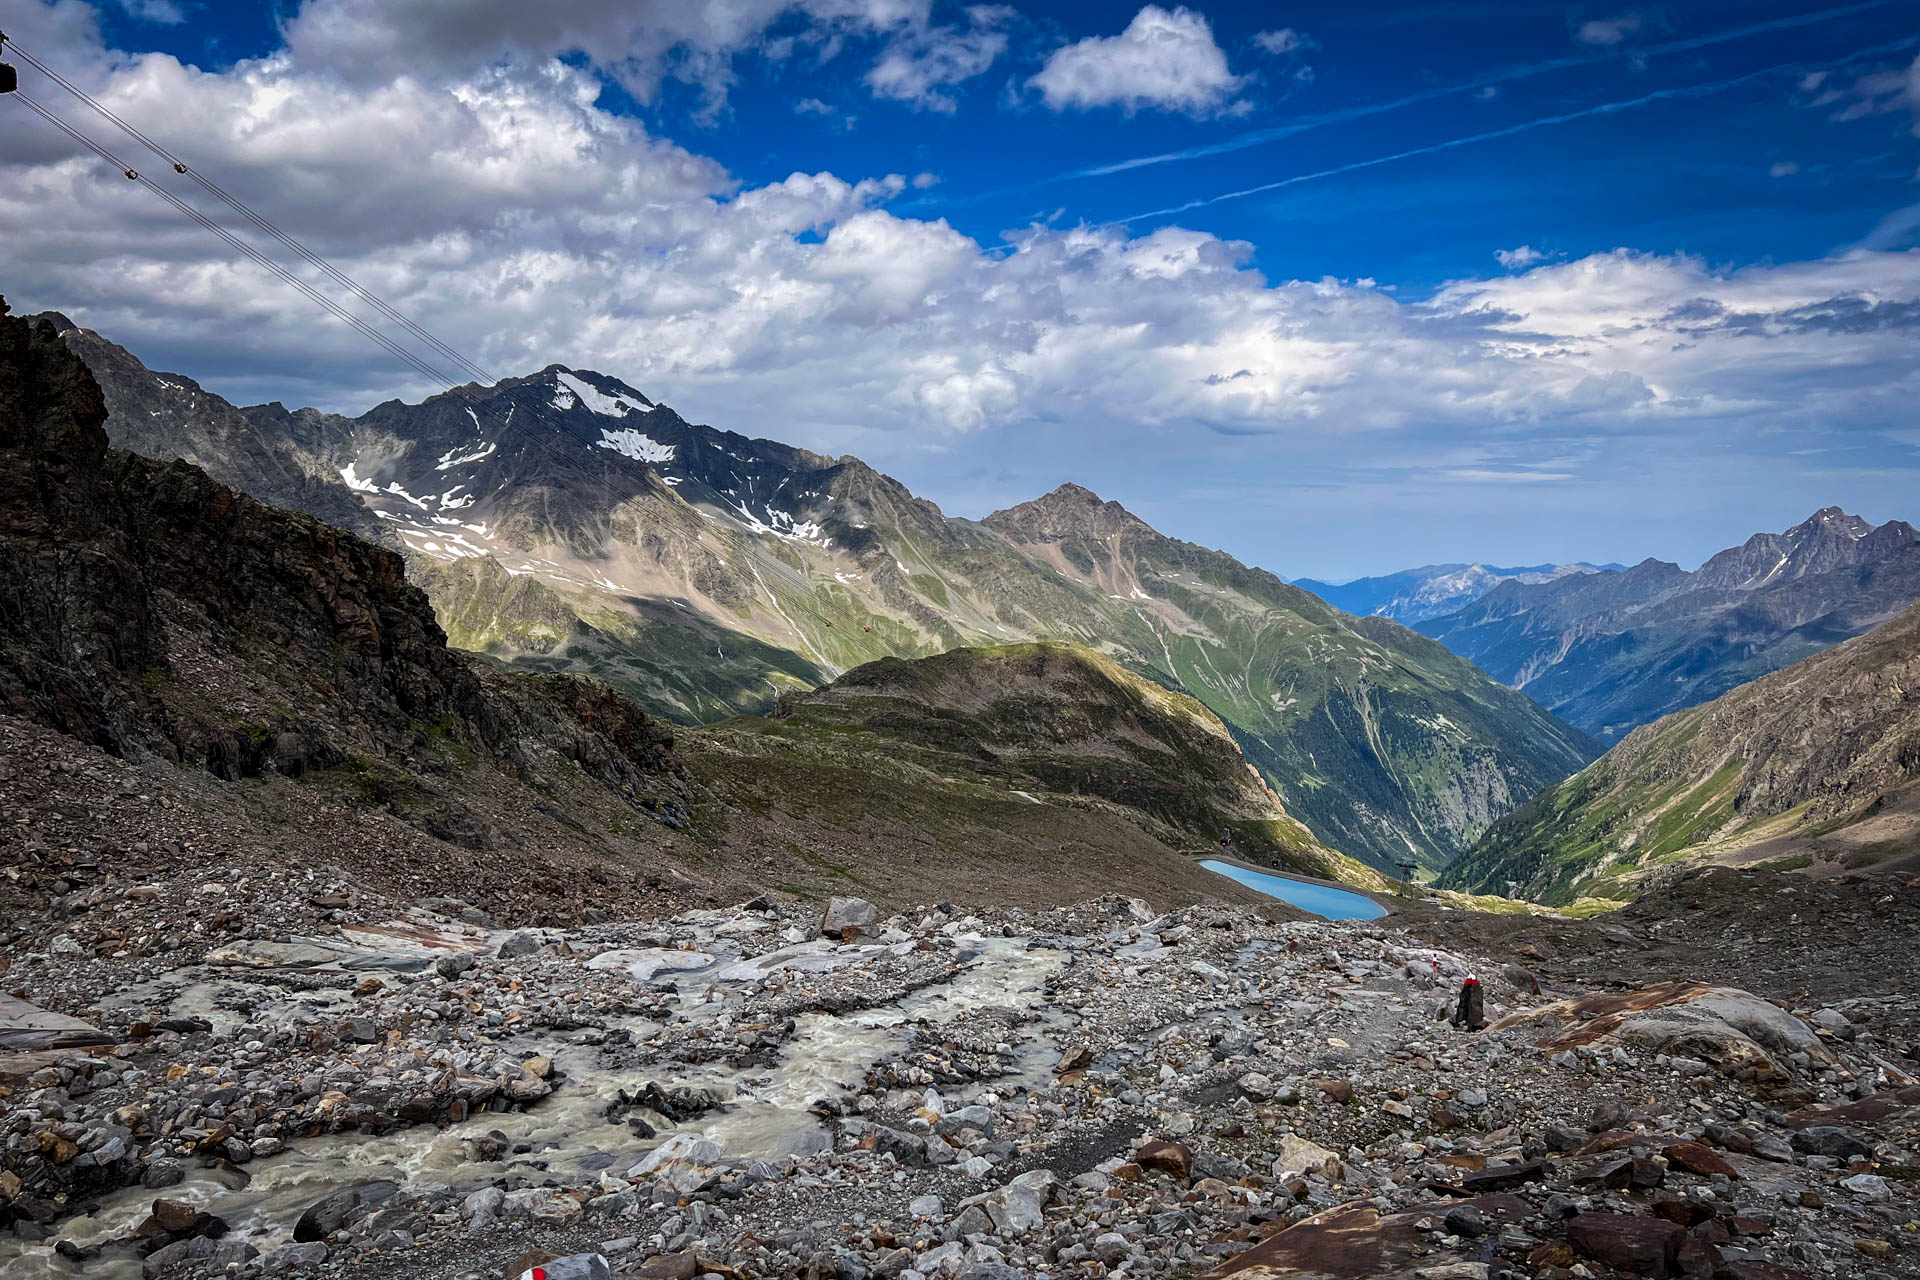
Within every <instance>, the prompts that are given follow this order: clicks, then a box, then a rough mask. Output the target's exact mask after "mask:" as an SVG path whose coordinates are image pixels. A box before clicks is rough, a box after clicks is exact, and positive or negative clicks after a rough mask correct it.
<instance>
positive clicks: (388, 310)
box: [8, 41, 499, 382]
mask: <svg viewBox="0 0 1920 1280" xmlns="http://www.w3.org/2000/svg"><path fill="white" fill-rule="evenodd" d="M8 44H10V45H12V47H13V51H14V52H15V53H17V54H19V55H20V58H21V60H22V61H23V62H25V63H26V64H27V65H29V66H31V67H32V68H33V69H34V70H36V71H38V72H40V74H41V75H44V76H46V77H47V78H48V79H49V80H52V81H53V82H54V83H55V84H57V85H59V86H60V87H61V88H62V89H65V90H66V91H67V92H68V93H70V94H72V95H73V96H74V97H75V98H77V99H79V100H80V101H81V102H83V103H85V104H86V105H87V106H88V107H91V108H92V109H93V110H94V111H95V112H97V113H98V114H99V115H100V116H101V117H102V118H104V119H106V120H108V121H110V122H111V123H113V124H114V125H116V126H118V127H119V128H120V129H121V130H122V131H123V132H125V133H126V134H127V136H128V137H130V138H132V139H134V140H135V141H136V142H138V143H140V145H142V146H144V147H146V148H147V149H148V150H149V151H151V152H153V153H154V154H155V155H157V156H159V157H160V158H161V159H162V160H164V161H166V162H167V163H168V164H169V165H171V166H173V171H174V172H175V173H178V174H181V175H183V176H185V177H188V178H191V179H192V180H193V181H194V182H196V183H198V184H199V185H200V186H201V187H202V188H204V189H205V190H206V191H207V193H208V194H209V195H212V196H213V197H214V198H215V199H217V200H219V201H221V202H222V203H223V204H225V205H227V206H228V207H229V208H231V209H232V210H233V211H234V212H235V213H238V214H239V215H240V216H241V217H243V218H245V219H246V220H247V221H248V222H251V223H252V224H253V225H254V226H255V227H256V228H258V229H259V230H260V231H262V232H264V233H265V234H267V235H270V236H272V237H273V238H274V239H275V240H278V241H279V242H280V243H281V244H283V245H285V246H286V247H287V248H288V249H290V250H292V251H293V252H294V253H296V254H298V255H299V256H300V257H301V258H303V259H305V260H306V261H307V262H309V263H311V264H312V265H313V266H314V267H316V268H318V269H319V270H320V271H322V272H324V273H326V275H327V276H328V277H329V278H331V279H332V280H333V281H334V282H335V283H337V284H339V285H341V286H342V287H343V288H345V289H347V290H349V291H350V292H352V293H353V294H355V295H356V296H358V297H360V298H362V299H364V300H365V301H366V302H368V303H369V304H371V305H372V306H373V307H374V308H375V309H376V310H377V311H379V312H380V314H381V315H383V316H385V317H386V318H387V319H388V320H391V321H392V322H393V323H395V324H398V325H400V326H401V327H403V328H404V329H406V330H407V332H409V333H411V334H412V335H413V336H414V337H415V338H418V339H419V340H420V341H422V342H424V343H426V344H427V345H428V346H430V347H432V348H433V349H434V350H435V351H437V352H438V353H439V354H440V355H441V356H443V357H445V358H446V359H448V360H451V361H453V362H454V364H456V365H458V366H459V367H460V368H462V369H465V370H466V371H467V372H469V373H471V374H473V375H474V376H475V377H477V378H479V379H480V380H481V381H482V382H497V381H499V379H498V378H497V377H496V376H495V375H494V374H492V373H490V372H488V371H487V370H486V369H485V368H483V367H482V366H481V365H479V364H477V363H475V362H474V361H472V360H470V359H468V358H467V357H466V356H465V355H463V354H461V353H460V352H459V351H457V350H455V349H454V348H453V347H451V346H449V345H448V344H446V343H445V342H442V341H441V340H440V339H439V338H436V337H435V336H434V335H433V334H432V333H430V332H428V331H427V330H426V329H425V328H423V327H422V326H420V325H419V324H417V323H415V322H414V321H413V320H412V319H411V318H409V317H408V316H407V315H405V314H404V313H402V312H401V311H399V310H398V309H397V308H395V307H393V306H391V305H389V304H388V303H387V301H386V300H385V299H384V298H382V297H380V296H379V295H378V294H376V293H374V292H373V291H372V290H371V289H368V288H366V287H365V286H364V285H362V284H361V283H360V282H359V281H357V280H355V279H354V278H353V277H352V276H349V275H347V274H346V273H345V272H344V271H341V270H339V269H338V268H337V267H335V266H334V265H333V264H332V263H330V262H328V261H327V260H326V259H325V258H322V257H321V256H320V255H319V254H317V253H315V252H314V251H313V250H311V249H309V248H308V247H307V246H306V245H304V244H302V243H301V242H300V241H298V240H296V239H295V238H294V237H292V236H291V235H288V234H287V233H286V232H285V231H282V230H281V229H280V228H279V227H278V226H275V225H274V224H273V222H271V221H270V220H269V219H267V218H266V217H264V216H262V215H261V214H259V213H257V212H255V211H254V210H253V209H252V208H250V207H248V206H247V205H246V204H245V203H243V202H242V201H241V200H239V199H238V198H237V197H235V196H234V195H232V194H231V193H229V192H228V191H227V190H226V189H225V188H224V187H222V186H220V185H219V184H218V183H216V182H214V181H213V180H212V179H211V178H209V177H207V176H206V175H205V174H203V173H201V172H200V171H199V170H198V169H196V168H194V167H193V166H191V165H189V164H188V163H187V162H186V161H184V160H182V159H181V158H180V157H179V156H177V155H175V154H174V153H173V152H172V151H170V150H168V149H167V148H166V147H163V146H161V145H160V144H159V143H158V142H156V141H154V140H153V139H152V138H151V137H149V136H148V135H147V134H146V133H144V132H142V131H141V130H140V129H138V128H136V127H134V126H133V125H132V124H129V123H128V122H127V121H126V120H125V119H123V118H122V117H121V116H119V115H118V114H116V113H115V112H114V111H113V110H112V109H110V108H109V107H107V106H106V105H105V104H104V103H102V102H100V101H99V100H98V99H96V98H94V97H93V96H92V95H91V94H89V93H87V92H86V91H85V90H84V89H81V88H80V87H79V86H78V85H76V84H74V83H73V82H72V81H71V80H68V79H67V78H66V77H65V76H62V75H61V74H60V73H59V72H57V71H55V70H54V69H53V68H52V67H49V66H48V65H47V64H46V63H44V62H42V61H40V59H38V58H36V57H34V56H33V54H31V53H29V52H28V51H27V50H25V49H22V48H21V47H20V46H19V44H18V43H16V42H14V41H8Z"/></svg>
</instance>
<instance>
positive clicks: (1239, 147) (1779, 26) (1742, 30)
mask: <svg viewBox="0 0 1920 1280" xmlns="http://www.w3.org/2000/svg"><path fill="white" fill-rule="evenodd" d="M1892 2H1893V0H1858V3H1855V4H1846V5H1839V6H1836V7H1834V8H1831V9H1821V10H1819V11H1818V12H1815V13H1803V14H1796V15H1794V16H1792V17H1787V18H1774V19H1772V20H1770V21H1767V22H1755V23H1750V24H1748V25H1746V26H1743V27H1735V28H1733V29H1731V30H1727V31H1718V32H1714V33H1712V34H1711V35H1701V36H1689V37H1687V38H1686V39H1683V40H1668V41H1664V42H1662V43H1660V44H1653V45H1644V46H1639V47H1637V48H1635V49H1633V50H1632V52H1633V53H1634V54H1636V55H1637V56H1641V57H1657V56H1659V55H1662V54H1669V53H1686V52H1689V51H1691V50H1694V49H1704V48H1707V47H1709V46H1711V45H1716V44H1725V43H1727V42H1729V41H1733V40H1744V39H1746V38H1748V37H1750V36H1759V35H1767V34H1770V33H1772V32H1776V31H1790V30H1793V29H1795V28H1798V27H1809V26H1815V25H1817V24H1819V23H1822V22H1827V21H1830V20H1832V19H1834V18H1845V17H1850V16H1852V15H1853V14H1857V13H1866V12H1868V11H1870V10H1873V9H1883V8H1885V7H1886V6H1887V5H1888V4H1890V3H1892ZM1621 53H1622V51H1620V50H1612V51H1609V52H1605V53H1589V54H1578V55H1570V56H1568V57H1564V58H1551V59H1548V60H1546V61H1544V62H1530V63H1527V64H1525V65H1523V66H1517V67H1506V68H1502V69H1500V70H1496V71H1490V72H1488V73H1487V74H1485V75H1482V76H1477V77H1475V78H1473V79H1471V80H1463V81H1460V82H1458V83H1456V84H1449V85H1436V86H1435V87H1433V88H1430V89H1421V90H1418V91H1416V92H1414V93H1409V94H1405V95H1403V96H1401V97H1398V98H1392V99H1389V100H1387V101H1385V102H1370V103H1363V104H1360V105H1357V106H1352V107H1342V108H1339V109H1338V110H1334V111H1325V112H1321V113H1319V114H1316V115H1310V116H1302V117H1301V118H1299V119H1297V120H1289V121H1287V122H1286V123H1285V124H1277V125H1273V126H1271V127H1269V128H1265V129H1254V130H1252V131H1250V132H1247V133H1241V134H1236V135H1234V136H1233V137H1231V138H1223V139H1221V140H1220V141H1218V142H1210V143H1206V144H1204V145H1202V146H1197V147H1187V148H1184V149H1182V150H1179V151H1163V152H1160V153H1159V154H1157V155H1149V156H1136V157H1134V158H1133V159H1130V160H1114V161H1109V162H1107V163H1105V164H1097V165H1087V166H1084V167H1082V168H1079V169H1070V170H1068V171H1066V172H1065V173H1057V174H1054V175H1053V176H1051V177H1046V178H1039V179H1036V180H1034V181H1032V182H1028V183H1022V184H1021V185H1019V186H1013V187H1000V188H997V189H995V190H992V191H982V192H977V193H975V194H972V195H964V196H954V197H948V198H941V199H938V200H930V201H920V202H916V203H921V204H927V205H940V204H945V205H969V204H978V203H980V202H981V201H983V200H990V199H993V198H995V197H997V196H1003V195H1010V194H1013V193H1015V192H1018V191H1027V190H1031V189H1032V188H1034V187H1046V186H1054V185H1057V184H1059V183H1062V182H1074V181H1078V180H1080V179H1082V178H1099V177H1106V176H1109V175H1112V174H1116V173H1126V172H1128V171H1129V170H1133V169H1145V168H1150V167H1152V166H1155V165H1162V164H1172V163H1175V162H1178V161H1182V160H1200V159H1204V158H1206V157H1208V156H1217V155H1225V154H1228V153H1230V152H1234V151H1244V150H1246V149H1247V148H1249V147H1259V146H1265V145H1266V144H1267V143H1269V142H1278V141H1280V140H1281V139H1283V138H1291V137H1296V136H1298V135H1299V134H1303V133H1309V132H1312V131H1313V130H1316V129H1324V128H1326V127H1328V126H1330V125H1337V124H1346V123H1349V122H1351V121H1354V120H1364V119H1366V118H1367V117H1369V116H1377V115H1383V114H1385V113H1387V112H1389V111H1399V110H1402V109H1403V108H1406V107H1412V106H1418V105H1419V104H1421V103H1423V102H1433V101H1436V100H1438V99H1441V98H1448V97H1452V96H1454V95H1456V94H1461V93H1471V92H1473V91H1474V90H1476V89H1485V88H1490V87H1493V86H1497V85H1502V84H1510V83H1513V82H1514V81H1517V80H1527V79H1531V78H1532V77H1534V76H1538V75H1545V74H1548V73H1549V72H1554V71H1565V70H1568V69H1570V68H1573V67H1585V66H1593V65H1595V64H1598V63H1602V62H1608V61H1612V60H1614V59H1616V58H1619V57H1620V56H1621ZM1653 100H1654V99H1652V98H1649V99H1646V101H1653ZM1617 109H1619V108H1617V107H1608V108H1597V109H1596V111H1598V110H1617ZM1589 114H1592V113H1589ZM1570 118H1571V117H1570ZM1535 127H1538V126H1537V125H1527V126H1524V128H1535ZM1485 136H1486V137H1500V136H1502V135H1501V133H1499V132H1494V133H1489V134H1487V135H1485ZM1448 145H1459V144H1448ZM1409 154H1418V153H1409ZM1396 158H1397V157H1396ZM1379 163H1383V161H1378V160H1374V161H1366V162H1364V163H1363V164H1362V165H1361V166H1359V167H1365V165H1367V164H1379ZM1337 172H1344V170H1339V171H1337ZM1302 180H1304V179H1302ZM1187 207H1189V208H1191V207H1193V206H1187ZM1143 216H1144V215H1143Z"/></svg>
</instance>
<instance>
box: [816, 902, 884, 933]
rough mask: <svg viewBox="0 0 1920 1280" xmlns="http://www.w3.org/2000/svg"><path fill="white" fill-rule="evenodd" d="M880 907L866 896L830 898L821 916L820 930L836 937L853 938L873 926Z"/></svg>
mask: <svg viewBox="0 0 1920 1280" xmlns="http://www.w3.org/2000/svg"><path fill="white" fill-rule="evenodd" d="M879 918H880V909H879V908H878V907H876V906H874V905H873V904H872V903H871V902H868V901H867V900H866V899H865V898H829V899H828V900H827V910H826V913H825V914H824V915H822V916H821V917H820V932H822V933H825V934H828V935H830V936H832V937H835V938H852V937H855V936H858V935H859V934H860V933H863V932H864V931H866V930H868V929H871V928H873V922H874V921H875V920H878V919H879Z"/></svg>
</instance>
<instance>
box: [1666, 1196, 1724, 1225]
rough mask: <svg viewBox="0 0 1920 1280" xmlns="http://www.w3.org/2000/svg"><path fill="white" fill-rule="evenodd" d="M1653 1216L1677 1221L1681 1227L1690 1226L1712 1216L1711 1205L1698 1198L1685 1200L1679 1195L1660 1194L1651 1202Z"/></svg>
mask: <svg viewBox="0 0 1920 1280" xmlns="http://www.w3.org/2000/svg"><path fill="white" fill-rule="evenodd" d="M1653 1216H1654V1217H1656V1218H1665V1219H1666V1220H1667V1221H1668V1222H1677V1223H1679V1224H1680V1225H1681V1226H1683V1227H1691V1226H1696V1225H1698V1224H1699V1223H1702V1222H1705V1221H1707V1220H1708V1219H1709V1218H1711V1217H1713V1206H1712V1205H1710V1204H1703V1203H1701V1202H1700V1201H1698V1200H1685V1199H1682V1198H1681V1197H1679V1196H1661V1197H1660V1198H1659V1199H1657V1200H1655V1201H1654V1202H1653Z"/></svg>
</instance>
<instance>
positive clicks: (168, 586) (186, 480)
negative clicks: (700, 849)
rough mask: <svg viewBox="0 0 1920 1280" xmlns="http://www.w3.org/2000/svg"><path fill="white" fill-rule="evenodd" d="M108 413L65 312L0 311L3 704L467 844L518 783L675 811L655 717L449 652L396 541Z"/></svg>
mask: <svg viewBox="0 0 1920 1280" xmlns="http://www.w3.org/2000/svg"><path fill="white" fill-rule="evenodd" d="M105 418H106V406H105V403H104V400H103V397H102V394H101V390H100V388H99V386H98V384H97V383H96V382H95V381H94V379H93V378H92V377H91V375H90V374H89V373H88V371H87V368H86V366H84V365H83V364H82V363H81V362H80V361H79V360H77V359H75V358H74V356H73V355H72V354H71V353H70V351H69V350H68V348H67V347H66V345H64V344H63V342H62V340H61V335H60V332H59V331H58V329H57V328H56V327H55V326H54V325H52V324H49V323H46V322H44V321H43V322H41V323H39V324H35V325H30V324H28V323H27V322H25V321H22V320H19V319H16V318H13V317H10V316H5V315H4V314H0V710H4V711H5V712H6V713H7V714H10V715H13V716H18V717H23V718H25V719H27V720H31V721H34V722H36V723H38V724H40V725H43V726H46V727H48V728H50V729H53V730H55V731H57V732H59V733H61V734H64V735H67V736H69V737H72V738H77V739H80V740H83V741H86V742H89V743H91V744H93V745H95V746H97V747H100V748H103V749H105V750H106V751H107V752H109V753H111V754H113V755H117V756H121V757H125V758H129V759H136V760H137V759H149V758H153V757H159V758H161V759H164V760H166V761H169V762H171V763H173V764H175V765H179V766H181V767H184V768H187V769H193V770H204V771H205V772H206V773H208V774H211V775H213V776H214V777H217V778H220V779H224V780H228V781H236V780H241V779H251V778H262V777H279V778H312V779H314V780H315V781H316V782H320V783H323V784H325V785H328V786H331V785H332V784H335V783H337V784H338V789H340V790H344V791H347V792H350V793H353V794H354V796H355V797H356V798H357V799H358V800H359V801H360V802H362V803H365V804H367V805H370V806H372V807H375V808H378V809H379V810H381V811H384V812H388V813H392V814H394V815H396V816H399V817H401V818H403V819H404V820H406V821H409V822H412V823H413V824H414V825H416V826H418V827H419V828H421V829H422V830H424V831H426V832H428V833H429V834H430V835H432V836H434V837H436V838H439V839H444V840H447V841H450V842H452V843H455V844H459V845H462V846H464V847H467V848H470V849H471V848H485V847H489V846H490V845H491V844H492V843H494V838H493V837H492V836H490V835H489V834H488V833H489V831H490V830H491V829H494V828H495V827H497V826H498V824H499V822H501V821H503V820H504V819H502V818H501V817H500V815H499V812H498V810H499V803H498V802H499V801H500V800H501V799H502V797H503V796H510V795H511V794H513V793H522V794H526V795H527V796H528V802H527V805H526V807H527V808H530V809H531V808H536V807H537V804H536V803H535V801H534V800H533V798H532V795H531V793H532V792H535V791H538V792H541V793H542V794H548V793H558V792H562V791H569V790H578V791H580V792H582V793H583V794H585V795H588V796H590V797H592V802H593V803H594V804H596V805H599V806H603V807H604V806H611V807H613V808H615V809H624V810H625V811H627V812H628V813H629V814H630V815H632V819H633V820H634V821H635V823H636V825H640V826H646V825H648V824H647V823H646V822H645V821H643V819H657V820H661V821H666V822H677V821H682V820H684V815H685V813H686V811H687V799H688V790H687V783H686V779H685V775H684V772H683V770H682V768H681V765H680V763H679V761H678V758H677V757H676V756H675V754H674V752H673V749H672V735H671V733H670V732H669V731H667V730H666V729H665V728H664V727H663V726H661V725H660V724H659V723H658V722H657V721H655V720H653V719H652V718H651V717H649V716H647V715H645V714H644V713H643V712H641V711H640V710H639V709H638V708H636V707H634V706H633V705H632V704H630V703H628V702H627V701H626V700H625V699H623V698H621V697H619V696H618V695H617V694H615V693H613V691H612V690H610V689H609V688H607V687H606V686H605V685H603V684H600V683H598V682H595V681H592V680H588V679H584V678H579V677H572V676H568V677H560V678H554V679H546V680H541V681H537V682H536V681H532V680H529V679H528V678H526V677H518V676H509V675H506V674H505V673H502V672H499V671H495V670H492V669H490V667H489V664H487V663H485V662H484V661H482V660H476V659H474V658H472V657H470V656H468V655H463V654H460V653H457V652H455V651H453V650H451V649H449V648H448V647H447V646H446V643H445V637H444V636H443V635H442V633H441V631H440V628H439V626H438V625H437V623H436V622H435V620H434V615H433V610H432V608H431V606H430V605H429V603H428V601H427V599H426V597H425V595H424V594H423V593H422V592H420V591H419V590H418V589H417V588H415V587H413V586H411V585H409V584H408V583H407V581H406V576H405V562H404V560H403V559H402V558H401V556H400V555H398V554H397V553H395V552H393V551H390V550H387V549H385V548H382V547H378V546H374V545H372V544H370V543H368V542H365V541H363V540H361V539H360V538H357V537H355V536H353V535H352V534H350V533H346V532H343V531H342V530H340V529H337V528H334V527H332V526H330V525H327V524H325V523H322V522H321V521H319V520H317V519H314V518H313V517H311V516H307V515H303V514H298V513H293V512H287V511H281V510H278V509H275V508H272V507H268V506H265V505H263V504H261V503H259V502H256V501H254V500H253V499H252V498H249V497H247V496H245V495H244V494H240V493H237V492H235V491H234V490H232V489H230V488H227V487H225V486H223V485H220V484H217V483H215V482H214V481H213V480H211V479H210V478H208V476H207V475H206V474H205V473H204V472H202V471H200V470H199V469H198V468H196V467H194V466H191V465H189V464H187V463H185V462H180V461H175V462H172V463H161V462H157V461H154V460H152V459H148V458H143V457H139V456H137V455H134V454H129V453H123V452H120V451H118V450H114V449H111V448H109V446H108V443H107V437H106V434H105V432H104V431H103V430H102V423H103V421H104V419H105ZM503 788H504V791H502V790H501V789H503ZM562 843H563V844H564V843H565V842H564V841H563V842H562ZM585 843H586V844H588V845H591V844H592V843H593V842H591V841H587V842H585ZM601 852H610V851H608V850H601Z"/></svg>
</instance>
